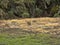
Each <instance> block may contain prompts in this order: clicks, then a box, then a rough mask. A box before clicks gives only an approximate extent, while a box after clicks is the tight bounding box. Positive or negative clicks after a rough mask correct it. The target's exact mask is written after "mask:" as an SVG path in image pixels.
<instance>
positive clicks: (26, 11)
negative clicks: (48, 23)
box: [0, 0, 60, 19]
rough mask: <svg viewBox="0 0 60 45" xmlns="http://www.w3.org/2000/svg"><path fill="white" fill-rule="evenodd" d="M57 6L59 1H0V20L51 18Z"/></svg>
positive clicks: (59, 4) (56, 11)
mask: <svg viewBox="0 0 60 45" xmlns="http://www.w3.org/2000/svg"><path fill="white" fill-rule="evenodd" d="M59 6H60V0H0V18H1V17H3V18H4V19H8V18H9V19H12V18H23V17H24V18H26V17H42V16H43V17H53V16H55V14H57V13H58V12H59V11H60V10H59ZM1 10H2V11H1ZM58 10H59V11H58ZM2 12H3V14H2V15H3V16H2V15H1V13H2ZM25 15H28V16H26V17H25ZM56 16H58V14H57V15H56Z"/></svg>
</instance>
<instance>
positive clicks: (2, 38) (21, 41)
mask: <svg viewBox="0 0 60 45" xmlns="http://www.w3.org/2000/svg"><path fill="white" fill-rule="evenodd" d="M11 30H12V31H13V30H14V31H13V32H11ZM15 31H16V30H15V29H10V31H8V30H7V31H3V32H2V31H1V33H0V45H60V37H59V36H58V35H51V34H46V33H33V32H31V33H29V32H28V31H27V32H26V31H24V30H20V29H18V30H17V31H16V32H15ZM19 31H20V32H19ZM6 32H8V33H6ZM10 32H11V33H10Z"/></svg>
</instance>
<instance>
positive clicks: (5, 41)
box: [0, 18, 60, 45]
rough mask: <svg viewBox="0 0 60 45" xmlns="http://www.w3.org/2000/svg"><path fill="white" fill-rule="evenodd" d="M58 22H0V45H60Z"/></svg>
mask: <svg viewBox="0 0 60 45" xmlns="http://www.w3.org/2000/svg"><path fill="white" fill-rule="evenodd" d="M59 20H60V19H59V18H36V19H21V20H3V21H2V20H0V45H60V21H59ZM31 22H32V24H31Z"/></svg>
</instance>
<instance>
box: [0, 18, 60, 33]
mask: <svg viewBox="0 0 60 45" xmlns="http://www.w3.org/2000/svg"><path fill="white" fill-rule="evenodd" d="M1 22H3V23H1ZM0 24H1V25H0V27H1V26H3V27H7V28H21V29H24V30H32V31H40V32H41V31H42V32H44V31H45V32H48V30H47V29H49V30H51V29H50V28H52V27H53V28H54V27H59V26H60V18H47V17H46V18H26V19H12V20H0ZM54 29H55V28H54ZM58 29H60V28H58ZM52 30H53V29H52Z"/></svg>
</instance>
